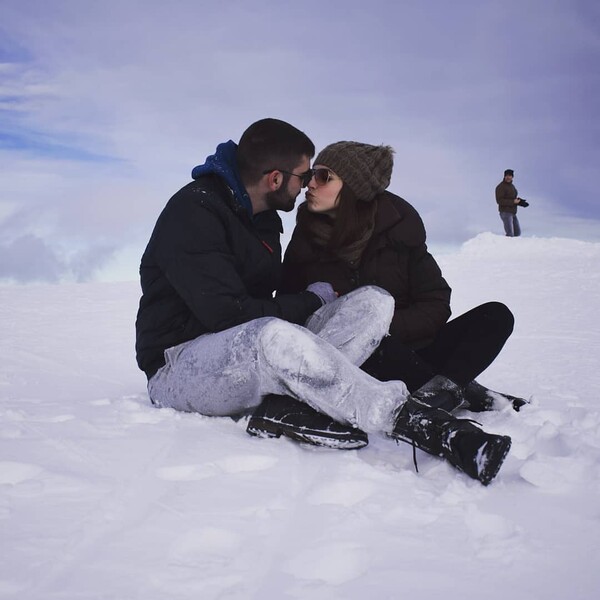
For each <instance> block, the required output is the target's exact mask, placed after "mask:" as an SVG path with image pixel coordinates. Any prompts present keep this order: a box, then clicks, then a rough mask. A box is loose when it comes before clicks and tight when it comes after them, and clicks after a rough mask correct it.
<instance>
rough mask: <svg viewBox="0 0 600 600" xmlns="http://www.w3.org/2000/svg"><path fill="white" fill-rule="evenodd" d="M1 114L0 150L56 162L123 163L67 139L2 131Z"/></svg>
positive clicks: (0, 115)
mask: <svg viewBox="0 0 600 600" xmlns="http://www.w3.org/2000/svg"><path fill="white" fill-rule="evenodd" d="M2 112H5V111H0V149H2V150H8V151H11V152H22V153H24V154H29V155H31V154H33V155H35V156H37V157H43V158H52V159H56V160H71V161H79V162H96V163H113V164H118V163H122V162H124V161H123V159H121V158H119V157H115V156H109V155H105V154H99V153H97V152H91V151H89V150H86V149H85V148H83V147H81V146H80V145H78V144H77V143H74V142H72V141H70V140H67V139H57V138H52V137H49V136H48V135H47V134H43V133H39V132H35V131H30V130H19V129H15V128H12V129H13V130H12V131H2V129H3V127H2V125H1V123H2Z"/></svg>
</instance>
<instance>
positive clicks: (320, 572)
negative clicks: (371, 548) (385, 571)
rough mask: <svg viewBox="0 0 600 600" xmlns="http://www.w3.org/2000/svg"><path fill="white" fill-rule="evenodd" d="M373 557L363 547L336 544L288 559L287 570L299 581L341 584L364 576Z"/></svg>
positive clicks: (314, 548) (285, 568) (348, 543)
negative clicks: (370, 558) (370, 557)
mask: <svg viewBox="0 0 600 600" xmlns="http://www.w3.org/2000/svg"><path fill="white" fill-rule="evenodd" d="M368 569H369V555H368V553H367V551H366V550H365V548H364V547H363V546H360V545H358V544H354V543H350V542H347V543H344V542H336V543H332V544H326V545H321V546H319V547H313V548H308V549H306V550H304V551H302V552H299V553H298V554H297V555H296V556H295V557H293V558H291V559H290V560H288V561H287V562H286V563H285V565H284V567H283V570H284V571H285V572H286V573H288V574H290V575H293V576H294V577H296V578H298V579H304V580H313V581H314V580H318V581H324V582H326V583H328V584H332V585H341V584H343V583H347V582H348V581H352V580H354V579H357V578H358V577H360V576H361V575H364V574H365V573H366V572H367V571H368Z"/></svg>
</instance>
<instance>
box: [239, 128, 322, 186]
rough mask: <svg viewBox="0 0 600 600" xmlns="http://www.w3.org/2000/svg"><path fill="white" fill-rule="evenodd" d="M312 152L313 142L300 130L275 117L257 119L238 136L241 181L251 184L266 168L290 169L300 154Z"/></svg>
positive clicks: (310, 156) (296, 163) (304, 154)
mask: <svg viewBox="0 0 600 600" xmlns="http://www.w3.org/2000/svg"><path fill="white" fill-rule="evenodd" d="M314 155H315V145H314V144H313V143H312V142H311V140H310V138H309V137H308V136H307V135H306V134H305V133H304V132H302V131H300V130H299V129H296V128H295V127H294V126H293V125H290V124H289V123H286V122H285V121H280V120H279V119H261V120H260V121H256V123H253V124H252V125H250V127H248V129H246V131H244V133H243V134H242V137H241V138H240V142H239V144H238V150H237V160H238V169H239V172H240V175H241V177H242V179H243V181H244V183H246V184H253V183H256V182H257V181H258V180H259V179H260V178H261V177H262V176H263V173H264V171H266V170H268V169H282V170H285V171H292V170H293V169H295V168H296V167H297V166H298V165H299V164H300V161H301V160H302V158H303V157H304V156H307V157H308V158H312V157H313V156H314Z"/></svg>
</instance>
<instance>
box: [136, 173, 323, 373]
mask: <svg viewBox="0 0 600 600" xmlns="http://www.w3.org/2000/svg"><path fill="white" fill-rule="evenodd" d="M281 231H282V226H281V219H280V218H279V215H278V214H277V212H276V211H265V212H263V213H259V214H258V215H257V216H256V217H254V219H252V220H251V219H250V217H249V216H248V214H247V212H246V210H245V209H243V208H242V207H241V206H239V204H237V203H236V202H235V201H234V199H233V195H232V193H231V191H230V190H229V188H227V186H225V185H224V184H223V183H222V181H221V180H220V179H219V178H218V177H217V176H214V175H209V176H204V177H200V178H199V179H197V180H196V181H193V182H192V183H190V184H188V185H187V186H185V187H184V188H182V189H181V190H180V191H179V192H177V193H176V194H175V195H174V196H173V197H172V198H171V199H170V200H169V202H168V203H167V205H166V206H165V208H164V210H163V211H162V213H161V215H160V217H159V218H158V221H157V223H156V226H155V228H154V232H153V233H152V237H151V238H150V241H149V243H148V246H147V248H146V251H145V252H144V255H143V257H142V262H141V266H140V277H141V285H142V293H143V295H142V298H141V300H140V306H139V310H138V315H137V320H136V333H137V336H136V354H137V362H138V365H139V367H140V369H142V370H143V371H145V372H146V375H147V376H148V378H150V377H152V375H154V373H155V372H156V371H157V370H158V369H159V368H160V367H162V366H163V365H164V357H163V352H164V350H166V349H167V348H170V347H172V346H176V345H178V344H181V343H183V342H186V341H188V340H192V339H194V338H196V337H198V336H200V335H202V334H205V333H209V332H216V331H222V330H224V329H228V328H230V327H233V326H235V325H239V324H241V323H245V322H247V321H251V320H252V319H257V318H259V317H266V316H273V317H279V318H281V319H285V320H287V321H291V322H294V323H304V322H305V320H306V319H307V318H308V316H309V315H310V314H311V313H312V312H314V311H315V310H316V309H317V308H319V307H320V306H321V301H320V299H319V298H318V297H317V296H316V295H315V294H312V293H310V292H304V293H301V294H298V295H293V296H286V295H283V296H279V297H278V298H276V299H274V298H273V296H272V294H273V291H274V290H275V289H276V287H277V285H278V283H279V277H280V274H281V245H280V239H279V238H280V234H281ZM299 291H303V290H299Z"/></svg>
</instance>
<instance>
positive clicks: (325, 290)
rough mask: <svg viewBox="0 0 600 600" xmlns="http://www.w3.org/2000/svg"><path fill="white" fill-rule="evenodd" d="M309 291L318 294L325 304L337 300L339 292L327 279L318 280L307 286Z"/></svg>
mask: <svg viewBox="0 0 600 600" xmlns="http://www.w3.org/2000/svg"><path fill="white" fill-rule="evenodd" d="M306 291H307V292H312V293H313V294H316V295H317V296H319V298H320V299H321V302H323V304H329V303H330V302H333V301H334V300H337V297H338V293H337V292H336V291H335V290H334V289H333V288H332V287H331V284H330V283H327V282H325V281H316V282H315V283H311V284H310V285H309V286H308V287H307V288H306Z"/></svg>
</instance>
